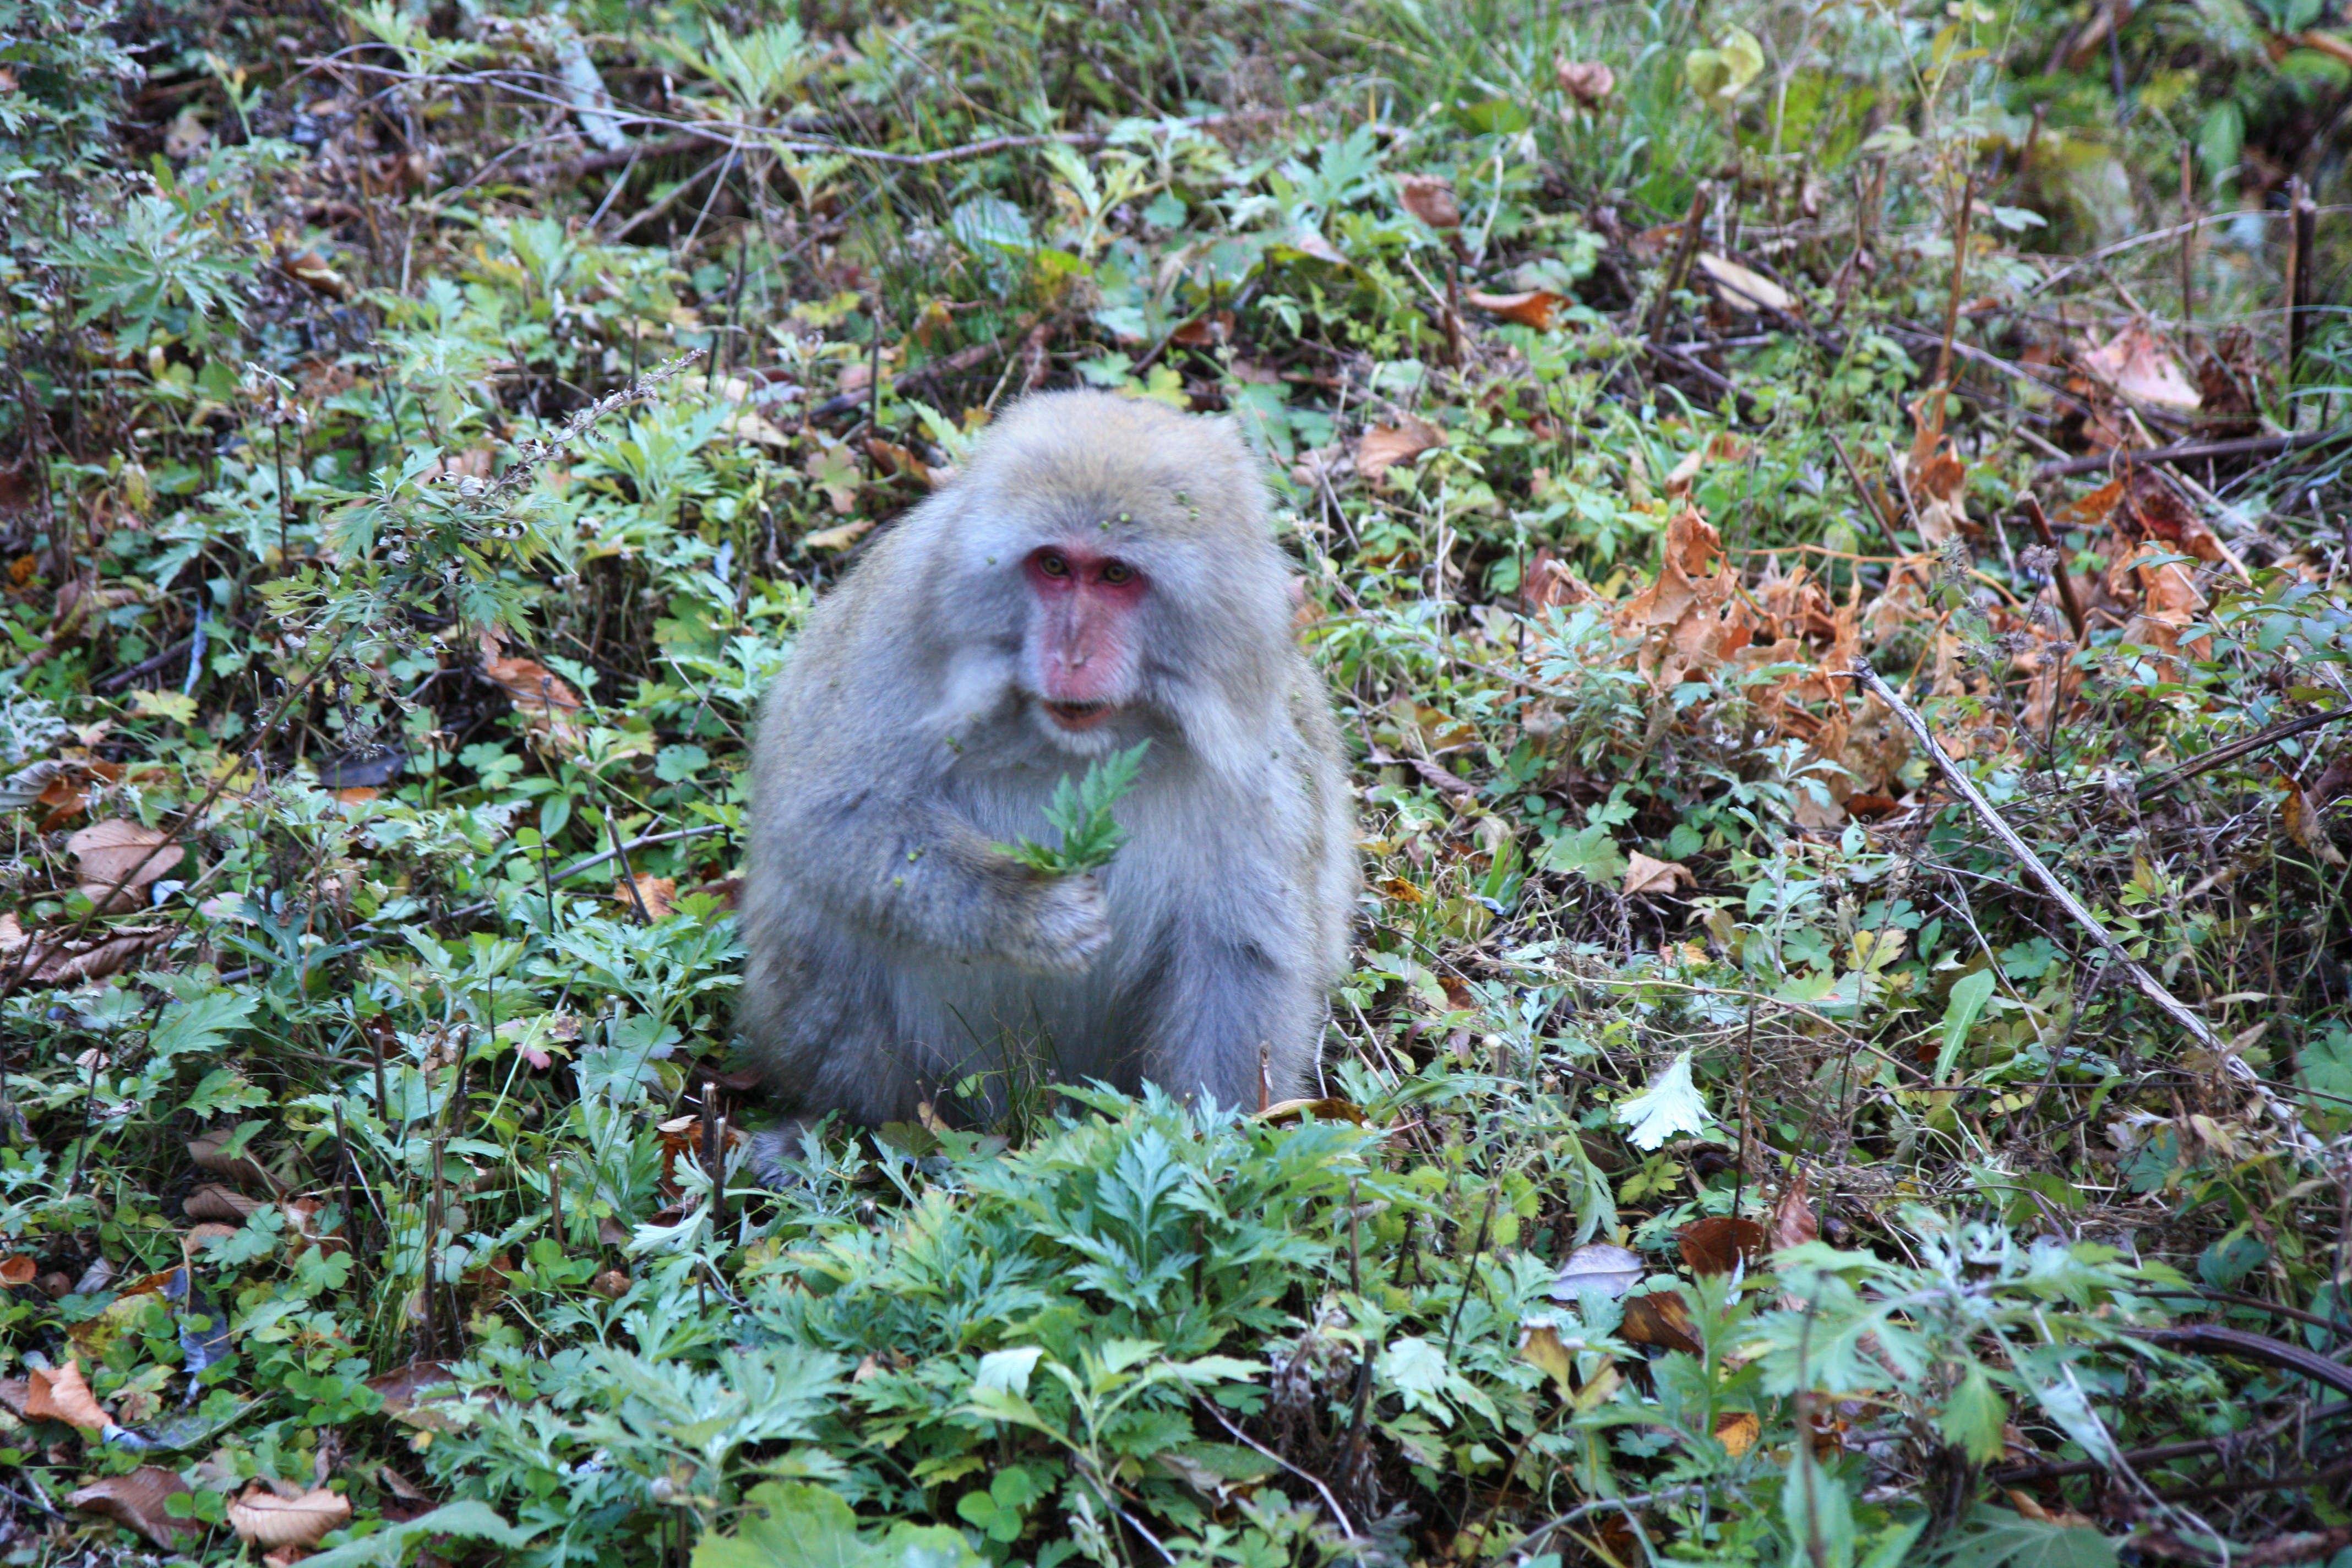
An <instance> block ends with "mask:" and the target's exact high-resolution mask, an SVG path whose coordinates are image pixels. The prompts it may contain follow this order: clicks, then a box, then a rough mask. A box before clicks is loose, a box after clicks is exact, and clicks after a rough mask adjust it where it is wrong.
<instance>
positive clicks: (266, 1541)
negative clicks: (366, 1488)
mask: <svg viewBox="0 0 2352 1568" xmlns="http://www.w3.org/2000/svg"><path fill="white" fill-rule="evenodd" d="M351 1518H352V1500H351V1499H349V1498H347V1497H344V1496H343V1495H341V1493H340V1492H333V1491H330V1490H328V1489H326V1488H324V1487H318V1488H315V1489H311V1490H310V1491H307V1492H304V1493H303V1494H302V1495H301V1496H300V1497H296V1498H282V1497H279V1496H278V1494H277V1493H275V1492H273V1491H270V1490H269V1489H267V1488H265V1487H260V1486H256V1487H254V1488H252V1489H249V1490H247V1492H246V1493H245V1494H244V1495H243V1496H241V1497H236V1498H233V1499H231V1500H229V1505H228V1523H229V1528H230V1529H231V1530H234V1531H236V1533H237V1539H239V1540H240V1541H248V1542H253V1543H254V1544H256V1545H257V1546H264V1547H272V1548H275V1547H280V1546H316V1545H318V1544H319V1542H320V1538H321V1537H322V1536H324V1535H325V1534H326V1533H327V1531H331V1530H337V1529H340V1528H341V1527H342V1526H343V1525H346V1524H348V1523H350V1522H351Z"/></svg>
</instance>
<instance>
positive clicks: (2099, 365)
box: [2081, 322, 2203, 408]
mask: <svg viewBox="0 0 2352 1568" xmlns="http://www.w3.org/2000/svg"><path fill="white" fill-rule="evenodd" d="M2081 363H2082V366H2083V368H2084V370H2086V371H2088V372H2090V373H2091V374H2093V375H2095V376H2096V377H2097V378H2098V379H2099V380H2101V381H2103V382H2105V383H2106V384H2108V385H2109V386H2111V387H2113V388H2114V389H2115V390H2116V392H2117V393H2118V394H2120V395H2123V396H2125V397H2127V398H2129V399H2131V400H2132V401H2134V402H2137V403H2154V404H2159V405H2163V406H2164V407H2167V408H2195V407H2197V406H2199V405H2200V404H2201V403H2202V402H2203V398H2202V397H2201V396H2200V395H2199V393H2198V390H2197V388H2195V387H2194V386H2191V385H2190V384H2189V378H2188V377H2187V376H2185V375H2183V374H2180V366H2179V364H2178V363H2176V362H2175V361H2174V360H2173V358H2172V356H2171V355H2170V354H2169V353H2167V352H2165V349H2164V346H2163V345H2162V344H2161V343H2159V342H2157V340H2156V334H2155V333H2153V332H2151V331H2148V329H2147V327H2146V326H2144V325H2142V324H2140V323H2137V322H2135V323H2133V324H2132V325H2130V326H2128V327H2126V328H2124V329H2123V330H2122V331H2118V332H2117V333H2116V335H2115V336H2114V337H2112V338H2109V339H2108V340H2107V341H2106V342H2105V343H2104V344H2102V345H2101V346H2100V347H2098V348H2095V349H2093V350H2091V351H2090V352H2089V353H2084V355H2083V356H2082V362H2081Z"/></svg>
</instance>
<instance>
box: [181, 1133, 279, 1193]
mask: <svg viewBox="0 0 2352 1568" xmlns="http://www.w3.org/2000/svg"><path fill="white" fill-rule="evenodd" d="M226 1142H227V1140H226V1139H223V1138H215V1137H212V1136H210V1135H209V1134H208V1135H206V1136H205V1137H202V1138H191V1139H189V1140H188V1158H189V1159H191V1160H194V1162H195V1163H196V1165H197V1167H198V1168H199V1169H201V1170H205V1171H209V1172H211V1173H213V1174H214V1175H215V1176H218V1177H220V1178H222V1179H223V1180H224V1181H228V1182H233V1183H235V1184H236V1185H238V1186H240V1187H244V1188H247V1189H251V1188H255V1187H259V1188H261V1189H263V1190H265V1191H267V1192H268V1193H270V1194H273V1195H274V1194H276V1193H277V1192H278V1178H277V1177H275V1176H273V1175H271V1174H270V1173H268V1171H267V1170H265V1169H263V1168H262V1166H261V1164H260V1163H259V1162H258V1161H257V1160H255V1159H253V1158H252V1157H251V1156H250V1155H247V1154H225V1153H223V1152H221V1151H222V1149H223V1148H224V1147H225V1146H226Z"/></svg>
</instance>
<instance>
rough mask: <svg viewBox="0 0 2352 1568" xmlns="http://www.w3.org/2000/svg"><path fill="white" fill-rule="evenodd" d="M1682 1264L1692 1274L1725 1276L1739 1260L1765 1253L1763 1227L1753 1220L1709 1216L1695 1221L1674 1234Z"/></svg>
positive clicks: (1735, 1266)
mask: <svg viewBox="0 0 2352 1568" xmlns="http://www.w3.org/2000/svg"><path fill="white" fill-rule="evenodd" d="M1675 1245H1676V1246H1677V1247H1680V1248H1681V1250H1682V1255H1683V1262H1684V1263H1685V1264H1686V1265H1688V1266H1689V1268H1690V1271H1691V1272H1692V1273H1694V1274H1728V1273H1730V1272H1731V1271H1732V1269H1734V1268H1737V1267H1738V1263H1739V1260H1740V1258H1743V1257H1746V1258H1754V1257H1755V1256H1756V1255H1757V1254H1759V1253H1760V1252H1761V1251H1763V1250H1764V1227H1763V1226H1760V1225H1758V1224H1757V1223H1756V1222H1755V1221H1754V1220H1752V1219H1734V1218H1733V1217H1732V1216H1731V1215H1709V1216H1708V1217H1707V1218H1706V1219H1702V1220H1694V1221H1692V1222H1691V1223H1690V1224H1689V1225H1686V1226H1683V1227H1682V1229H1681V1230H1679V1231H1677V1232H1675Z"/></svg>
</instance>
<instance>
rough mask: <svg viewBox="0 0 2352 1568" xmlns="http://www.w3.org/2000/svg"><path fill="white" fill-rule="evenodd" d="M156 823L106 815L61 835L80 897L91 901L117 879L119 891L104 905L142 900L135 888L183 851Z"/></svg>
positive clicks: (130, 905) (125, 906)
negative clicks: (78, 877) (64, 836)
mask: <svg viewBox="0 0 2352 1568" xmlns="http://www.w3.org/2000/svg"><path fill="white" fill-rule="evenodd" d="M171 838H172V836H171V835H170V834H168V833H166V832H164V831H163V829H162V828H160V827H149V826H144V825H143V824H141V823H136V822H132V821H130V820H129V819H128V818H125V817H120V816H110V817H108V818H107V819H106V820H105V821H104V822H93V823H91V824H90V825H89V826H88V827H85V828H83V829H81V830H80V831H79V832H78V833H76V834H75V835H74V836H73V837H70V838H68V839H67V840H66V851H67V853H68V854H70V855H71V856H72V857H73V858H74V860H75V862H76V865H77V867H78V868H79V870H80V872H81V891H82V896H83V897H85V898H87V899H89V900H90V901H91V902H92V903H96V902H98V901H99V900H102V899H105V898H106V897H107V895H108V894H109V893H110V891H112V890H113V889H115V888H116V886H117V885H118V884H119V885H120V886H121V892H120V893H119V894H117V895H116V896H115V899H114V901H113V903H112V904H110V906H109V907H110V909H116V910H132V909H137V908H138V907H139V906H140V905H141V904H142V903H144V902H145V901H146V900H144V899H142V898H141V897H140V896H139V890H140V889H142V888H144V887H146V886H147V884H148V883H150V882H152V881H154V880H155V879H158V878H160V877H162V876H163V873H164V872H166V871H168V870H170V869H171V868H173V867H174V866H177V865H178V864H179V863H180V861H181V859H182V858H184V856H185V855H186V854H187V850H186V849H185V848H184V847H182V846H180V845H177V844H173V843H172V842H171Z"/></svg>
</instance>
